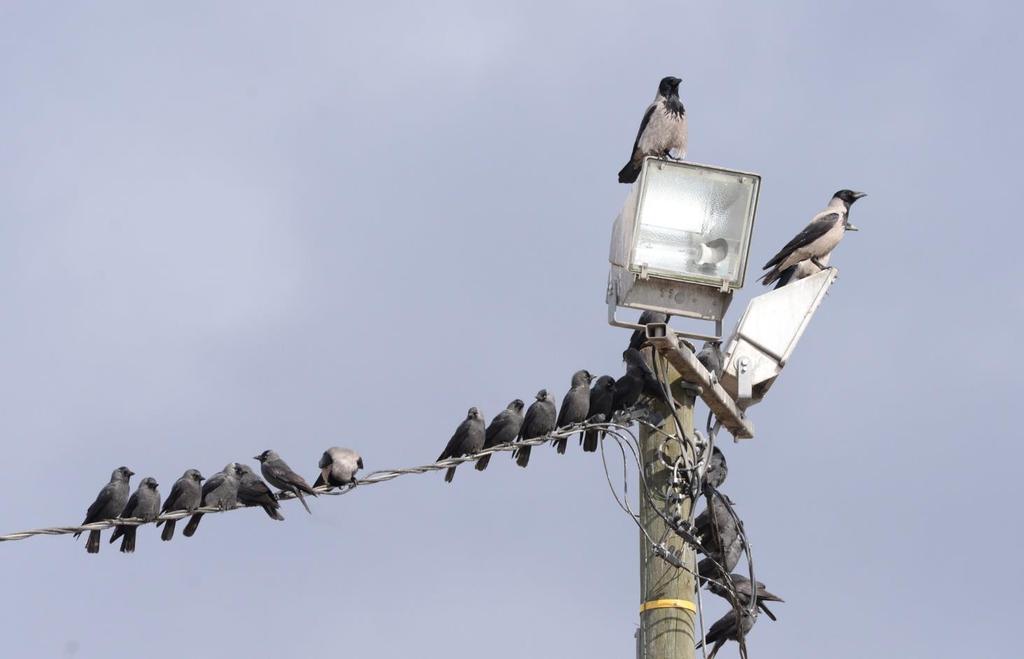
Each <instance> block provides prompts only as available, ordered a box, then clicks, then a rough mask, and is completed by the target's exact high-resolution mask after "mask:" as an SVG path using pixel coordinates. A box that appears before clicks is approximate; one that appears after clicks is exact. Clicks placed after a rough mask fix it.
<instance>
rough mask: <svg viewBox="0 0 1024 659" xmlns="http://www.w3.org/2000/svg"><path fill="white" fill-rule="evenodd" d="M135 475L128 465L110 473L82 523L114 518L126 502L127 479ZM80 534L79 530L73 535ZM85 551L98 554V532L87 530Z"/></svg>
mask: <svg viewBox="0 0 1024 659" xmlns="http://www.w3.org/2000/svg"><path fill="white" fill-rule="evenodd" d="M134 475H135V472H134V471H132V470H131V469H129V468H128V467H118V468H117V469H115V470H114V473H112V474H110V482H109V483H107V484H106V485H104V486H103V489H101V490H100V493H99V494H97V495H96V500H95V501H93V502H92V505H91V506H89V510H87V511H86V513H85V519H84V520H82V525H83V526H84V525H85V524H92V523H93V522H102V521H105V520H108V519H116V518H117V516H118V515H120V514H121V511H122V510H124V505H125V503H127V502H128V481H129V480H131V477H132V476H134ZM80 535H82V532H81V531H79V532H78V533H75V537H76V538H77V537H78V536H80ZM85 551H87V552H89V553H90V554H98V553H99V551H100V532H99V531H89V538H88V539H87V540H86V541H85Z"/></svg>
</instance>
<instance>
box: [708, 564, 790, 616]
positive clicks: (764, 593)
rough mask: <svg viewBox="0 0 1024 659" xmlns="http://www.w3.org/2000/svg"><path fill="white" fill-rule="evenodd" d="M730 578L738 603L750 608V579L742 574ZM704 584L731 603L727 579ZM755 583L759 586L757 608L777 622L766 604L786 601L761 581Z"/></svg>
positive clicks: (709, 581) (731, 575)
mask: <svg viewBox="0 0 1024 659" xmlns="http://www.w3.org/2000/svg"><path fill="white" fill-rule="evenodd" d="M729 578H730V579H732V587H733V592H735V593H736V600H737V603H738V604H739V605H740V606H742V607H745V608H749V607H750V596H751V588H750V578H749V577H745V576H743V575H742V574H735V573H733V574H730V575H729ZM704 583H705V584H706V585H707V587H708V590H710V591H711V592H712V593H714V594H715V595H718V596H719V597H721V598H723V599H724V600H726V601H730V602H731V597H730V594H729V589H728V587H727V583H728V582H727V581H726V580H725V579H721V580H718V579H716V580H714V581H711V580H704ZM755 583H756V584H757V595H756V597H757V607H758V608H759V609H761V610H762V611H764V614H765V615H766V616H768V617H769V618H771V619H772V620H776V619H777V618H776V617H775V614H774V613H772V611H771V610H770V609H769V608H768V606H767V605H766V604H765V602H784V601H785V600H784V599H782V598H781V597H779V596H778V595H776V594H774V593H771V592H769V591H768V589H767V588H765V585H764V584H763V583H761V582H760V581H757V582H755Z"/></svg>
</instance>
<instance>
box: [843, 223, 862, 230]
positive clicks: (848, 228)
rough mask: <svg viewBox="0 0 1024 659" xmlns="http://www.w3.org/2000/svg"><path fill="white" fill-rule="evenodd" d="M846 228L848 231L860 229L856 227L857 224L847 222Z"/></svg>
mask: <svg viewBox="0 0 1024 659" xmlns="http://www.w3.org/2000/svg"><path fill="white" fill-rule="evenodd" d="M846 230H847V231H860V229H858V228H857V227H855V226H854V225H852V224H847V225H846Z"/></svg>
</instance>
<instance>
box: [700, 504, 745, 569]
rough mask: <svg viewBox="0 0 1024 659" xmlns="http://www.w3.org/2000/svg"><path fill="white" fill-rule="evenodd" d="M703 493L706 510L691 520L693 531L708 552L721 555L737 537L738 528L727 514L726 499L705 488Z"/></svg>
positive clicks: (729, 514) (732, 518)
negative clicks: (705, 500) (704, 493)
mask: <svg viewBox="0 0 1024 659" xmlns="http://www.w3.org/2000/svg"><path fill="white" fill-rule="evenodd" d="M705 491H706V492H707V494H706V495H705V496H706V499H707V508H706V509H705V510H704V512H702V513H701V514H700V515H697V518H696V519H694V520H693V530H694V532H696V533H697V535H699V536H700V537H701V544H702V545H703V546H704V547H705V548H707V550H708V551H710V552H713V553H715V554H721V553H722V552H723V551H725V550H727V549H728V548H729V547H730V546H731V545H732V543H733V542H734V541H735V539H736V537H737V536H739V534H740V527H739V525H738V524H737V523H736V519H735V518H734V517H733V516H732V514H731V513H730V512H729V500H728V498H727V497H726V496H725V495H724V494H719V493H718V492H716V491H714V490H713V489H712V488H705ZM729 569H730V570H732V568H729Z"/></svg>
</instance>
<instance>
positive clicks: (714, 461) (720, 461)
mask: <svg viewBox="0 0 1024 659" xmlns="http://www.w3.org/2000/svg"><path fill="white" fill-rule="evenodd" d="M728 475H729V464H728V463H727V462H726V461H725V454H724V453H722V449H720V448H718V447H717V446H715V447H714V448H712V449H711V459H710V460H708V468H707V471H705V472H704V484H705V485H710V486H711V487H713V488H715V489H718V488H719V487H721V486H722V483H724V482H725V479H726V477H727V476H728Z"/></svg>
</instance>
